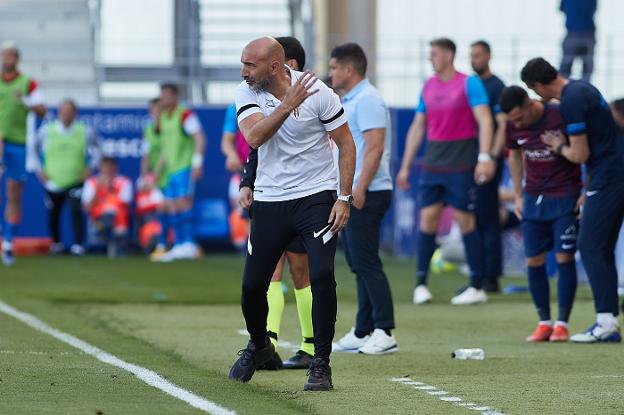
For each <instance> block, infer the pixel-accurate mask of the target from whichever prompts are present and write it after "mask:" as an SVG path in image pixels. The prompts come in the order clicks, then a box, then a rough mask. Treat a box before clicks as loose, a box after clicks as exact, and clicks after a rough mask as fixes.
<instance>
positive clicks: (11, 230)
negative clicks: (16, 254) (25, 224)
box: [3, 222, 17, 243]
mask: <svg viewBox="0 0 624 415" xmlns="http://www.w3.org/2000/svg"><path fill="white" fill-rule="evenodd" d="M16 230H17V224H16V223H10V222H5V223H4V235H3V236H4V240H5V241H6V242H7V243H13V237H14V236H15V231H16Z"/></svg>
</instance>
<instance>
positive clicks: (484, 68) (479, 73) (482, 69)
mask: <svg viewBox="0 0 624 415" xmlns="http://www.w3.org/2000/svg"><path fill="white" fill-rule="evenodd" d="M472 69H473V70H474V71H475V72H476V74H477V75H483V74H484V73H485V71H486V70H487V67H481V68H475V67H474V66H473V67H472Z"/></svg>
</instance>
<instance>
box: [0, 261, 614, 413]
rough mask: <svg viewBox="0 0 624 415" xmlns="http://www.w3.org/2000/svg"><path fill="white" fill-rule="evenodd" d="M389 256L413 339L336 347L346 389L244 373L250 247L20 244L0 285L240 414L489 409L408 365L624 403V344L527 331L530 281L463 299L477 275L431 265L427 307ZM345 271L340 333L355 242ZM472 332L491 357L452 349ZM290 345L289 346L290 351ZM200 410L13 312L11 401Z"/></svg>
mask: <svg viewBox="0 0 624 415" xmlns="http://www.w3.org/2000/svg"><path fill="white" fill-rule="evenodd" d="M384 261H385V268H386V272H387V274H388V276H389V278H390V280H391V285H392V289H393V294H394V300H395V313H396V320H397V327H398V328H397V330H396V332H395V333H396V337H397V340H398V342H399V352H398V353H396V354H394V355H388V356H361V355H356V354H338V353H334V354H333V355H332V367H333V371H334V385H335V390H334V391H333V392H329V393H304V392H303V391H302V386H303V383H304V381H305V371H281V372H259V373H256V375H255V376H254V378H253V379H252V381H251V382H250V383H249V384H245V385H242V384H237V383H233V382H230V381H228V379H227V373H228V370H229V366H230V364H231V363H232V362H233V361H234V359H235V358H236V352H237V351H238V350H239V349H241V348H243V347H244V345H245V343H246V339H245V338H244V337H243V336H241V335H240V334H239V333H238V332H239V330H240V329H242V328H243V327H244V322H243V318H242V314H241V311H240V306H239V304H238V303H239V298H240V276H241V272H242V259H241V257H239V256H234V255H232V256H227V255H223V256H208V257H207V258H206V259H204V260H202V261H199V262H194V263H191V262H186V263H182V262H180V263H173V264H150V263H149V262H148V261H147V260H145V259H140V258H128V259H122V260H118V261H109V260H106V259H104V258H80V259H74V258H27V259H23V258H18V263H17V265H16V266H15V267H13V268H10V269H9V268H3V269H0V300H2V301H4V302H7V303H8V304H10V305H12V306H14V307H16V308H18V309H20V310H23V311H26V312H28V313H32V314H34V315H35V316H37V317H38V318H40V319H42V320H43V321H45V322H46V323H48V324H49V325H51V326H52V327H55V328H57V329H59V330H62V331H64V332H67V333H69V334H72V335H74V336H76V337H78V338H80V339H82V340H85V341H87V342H89V343H91V344H93V345H95V346H97V347H99V348H101V349H103V350H105V351H107V352H109V353H112V354H114V355H116V356H118V357H120V358H121V359H124V360H125V361H127V362H130V363H135V364H137V365H141V366H143V367H146V368H149V369H151V370H154V371H155V372H157V373H159V374H160V375H161V376H163V377H165V378H166V379H168V380H169V381H171V382H173V383H175V384H177V385H178V386H181V387H183V388H185V389H188V390H190V391H192V392H194V393H196V394H198V395H200V396H202V397H204V398H206V399H209V400H211V401H214V402H216V403H218V404H219V405H222V406H224V407H226V408H229V409H232V410H234V411H236V412H238V413H240V414H299V413H302V414H303V413H311V414H340V415H347V414H408V413H409V414H470V413H475V412H474V411H471V410H469V409H467V408H462V407H459V406H456V405H453V404H451V403H448V402H444V401H441V400H440V399H439V398H438V397H436V396H432V395H429V394H427V393H426V391H423V390H416V389H414V388H413V387H409V386H407V385H402V384H398V383H396V382H391V381H390V379H391V378H394V377H400V376H406V375H408V376H409V377H410V378H411V379H412V380H414V381H419V382H423V383H425V384H428V385H433V386H435V387H436V388H439V389H442V390H444V391H447V392H448V393H449V396H459V397H461V398H462V399H464V400H465V401H467V402H474V403H478V404H479V405H482V406H487V407H489V408H492V409H494V410H496V411H499V412H503V413H505V414H563V413H565V414H623V413H624V358H623V356H624V354H623V352H624V349H623V347H624V346H621V345H593V346H592V345H575V344H527V343H526V342H525V341H524V338H525V337H526V336H527V335H528V334H529V333H530V331H531V330H532V329H533V328H534V324H535V323H536V315H535V311H534V309H533V306H532V304H531V302H530V299H529V297H528V295H526V294H521V295H514V296H504V295H495V296H490V302H489V303H488V304H486V305H483V306H468V307H455V306H451V305H449V303H448V300H449V299H450V298H451V296H452V295H453V293H454V291H455V289H457V288H458V287H459V286H461V285H463V284H464V283H465V278H464V277H461V276H459V275H456V274H452V273H447V274H440V275H432V277H431V290H432V292H433V294H434V302H433V303H432V304H430V305H426V306H414V305H412V304H411V296H412V289H413V281H414V273H415V271H414V270H415V264H414V262H413V261H403V260H399V259H395V258H393V257H385V258H384ZM336 278H337V281H338V298H339V301H338V321H337V324H336V336H337V337H339V336H342V335H343V334H344V333H345V332H346V331H347V330H348V329H349V328H350V327H351V326H352V324H353V319H354V313H355V310H356V299H355V284H354V277H353V275H351V274H350V272H349V271H348V270H347V268H346V266H345V263H344V260H343V257H342V254H341V253H338V254H337V269H336ZM503 281H504V283H509V282H511V283H518V282H523V281H521V280H511V279H509V280H503ZM290 287H291V286H290ZM291 288H292V287H291ZM287 301H288V303H287V306H286V309H285V313H284V317H283V320H282V321H283V323H282V333H281V334H280V338H281V340H285V341H290V342H292V343H297V342H298V340H299V332H298V327H297V317H296V310H295V306H294V298H293V295H292V290H289V292H288V293H287ZM553 310H556V305H555V304H553ZM593 318H594V314H593V307H592V303H591V295H590V292H589V290H588V288H587V287H581V288H580V289H579V293H578V295H577V302H576V304H575V308H574V311H573V313H572V322H571V331H572V332H577V331H580V330H583V329H585V328H586V326H588V325H589V324H591V323H592V321H593ZM460 347H481V348H483V349H485V352H486V358H485V360H483V361H455V360H453V359H451V358H450V352H452V351H453V350H454V349H456V348H460ZM279 352H280V354H281V356H282V357H283V358H287V357H289V355H290V353H291V351H290V350H284V349H282V350H279ZM200 413H202V412H200V411H199V410H196V409H194V408H192V407H190V406H189V405H187V404H186V403H184V402H182V401H179V400H177V399H175V398H173V397H171V396H169V395H167V394H165V393H163V392H161V391H160V390H158V389H155V388H153V387H151V386H148V385H146V384H144V383H143V382H141V381H140V380H138V379H136V378H135V377H134V376H133V375H131V374H130V373H128V372H125V371H123V370H121V369H118V368H115V367H113V366H109V365H107V364H104V363H101V362H99V361H98V360H96V359H95V358H93V357H91V356H89V355H86V354H83V353H81V352H80V351H79V350H77V349H74V348H72V347H70V346H68V345H66V344H64V343H61V342H59V341H57V340H55V339H54V338H52V337H50V336H48V335H46V334H43V333H40V332H37V331H35V330H33V329H32V328H30V327H28V326H26V325H25V324H23V323H21V322H19V321H17V320H15V319H13V318H11V317H9V316H7V315H4V314H0V414H10V415H18V414H25V415H26V414H28V415H31V414H105V415H111V414H200Z"/></svg>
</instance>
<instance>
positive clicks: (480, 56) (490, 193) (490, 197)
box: [470, 40, 506, 292]
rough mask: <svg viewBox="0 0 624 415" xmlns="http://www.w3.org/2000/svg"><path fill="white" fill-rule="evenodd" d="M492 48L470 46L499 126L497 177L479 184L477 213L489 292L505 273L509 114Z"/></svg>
mask: <svg viewBox="0 0 624 415" xmlns="http://www.w3.org/2000/svg"><path fill="white" fill-rule="evenodd" d="M490 59H491V49H490V45H489V44H488V43H487V42H486V41H484V40H478V41H476V42H474V43H473V44H472V45H471V48H470V64H471V65H472V69H473V70H474V71H475V72H476V74H477V75H479V78H481V82H483V86H484V87H485V90H486V92H487V95H488V99H489V102H490V109H491V110H492V116H493V117H494V119H493V120H492V121H493V122H492V125H494V128H495V135H494V140H493V142H492V148H491V149H490V155H491V156H492V158H493V159H494V160H495V161H496V174H495V175H494V178H493V179H492V180H491V181H489V182H487V183H485V184H483V185H481V186H478V187H477V188H476V189H477V203H476V208H475V213H476V216H477V227H478V229H479V236H480V238H481V250H482V252H483V261H482V264H483V265H482V266H483V286H484V288H485V290H486V291H487V292H500V287H499V285H498V278H499V277H500V276H501V274H502V273H503V259H502V242H501V225H500V221H499V217H498V211H499V209H500V206H499V198H498V188H499V186H500V180H501V175H502V171H503V163H504V160H503V149H504V147H505V124H506V123H505V115H504V114H503V113H502V112H501V109H500V106H499V105H498V101H499V99H500V95H501V92H502V91H503V88H505V84H504V83H503V81H501V80H500V78H499V77H497V76H496V75H494V74H493V73H492V71H491V70H490Z"/></svg>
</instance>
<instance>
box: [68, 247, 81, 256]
mask: <svg viewBox="0 0 624 415" xmlns="http://www.w3.org/2000/svg"><path fill="white" fill-rule="evenodd" d="M69 252H71V254H72V255H75V256H84V254H85V249H84V247H83V246H82V245H78V244H73V245H72V246H71V247H70V248H69Z"/></svg>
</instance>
